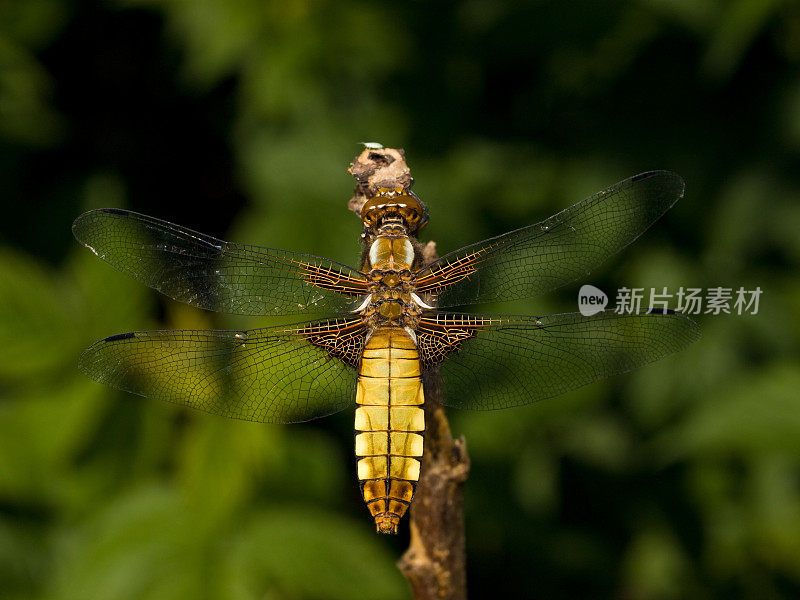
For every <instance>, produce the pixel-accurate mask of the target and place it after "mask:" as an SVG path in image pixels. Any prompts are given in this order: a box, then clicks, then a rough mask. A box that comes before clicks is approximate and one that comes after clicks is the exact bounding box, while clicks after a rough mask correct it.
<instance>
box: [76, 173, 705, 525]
mask: <svg viewBox="0 0 800 600" xmlns="http://www.w3.org/2000/svg"><path fill="white" fill-rule="evenodd" d="M410 187H411V186H410V185H407V186H405V187H402V186H401V187H387V188H379V189H377V192H376V193H374V195H372V197H371V198H369V199H368V200H367V201H366V202H365V203H364V205H363V208H361V211H360V218H361V221H362V226H363V228H362V234H361V239H362V242H363V254H362V258H361V261H360V265H359V267H360V268H358V269H356V268H351V267H349V266H347V265H345V264H341V263H338V262H336V261H333V260H329V259H326V258H321V257H318V256H313V255H310V254H302V253H297V252H291V251H287V250H277V249H272V248H264V247H259V246H253V245H246V244H240V243H232V242H226V241H223V240H220V239H217V238H214V237H211V236H208V235H204V234H202V233H199V232H197V231H192V230H191V229H187V228H186V227H182V226H179V225H175V224H173V223H168V222H166V221H162V220H159V219H156V218H153V217H149V216H145V215H142V214H138V213H135V212H131V211H128V210H122V209H117V208H105V209H98V210H92V211H89V212H87V213H84V214H82V215H81V216H79V217H78V218H77V219H76V220H75V222H74V225H73V227H72V230H73V232H74V235H75V237H76V238H77V240H78V241H80V242H81V243H82V244H84V245H85V246H87V247H88V248H89V249H90V250H91V251H92V252H94V254H96V255H97V256H98V257H99V258H101V259H102V260H104V261H106V262H107V263H109V264H110V265H112V266H113V267H115V268H116V269H118V270H120V271H122V272H123V273H126V274H127V275H129V276H131V277H133V278H134V279H136V280H138V281H139V282H141V283H143V284H145V285H147V286H149V287H151V288H154V289H155V290H158V291H159V292H161V293H162V294H164V295H166V296H168V297H170V298H172V299H175V300H178V301H180V302H185V303H186V304H189V305H191V306H195V307H198V308H201V309H207V310H212V311H221V312H226V313H232V314H239V315H292V314H303V313H305V314H307V315H309V317H310V316H311V315H312V314H315V315H320V314H324V315H325V317H318V318H314V319H311V320H305V321H304V322H301V323H298V324H295V325H282V326H277V327H266V328H261V329H252V330H246V331H244V330H242V331H239V330H236V331H221V330H179V331H175V330H171V331H136V332H132V333H122V334H117V335H112V336H110V337H106V338H105V339H103V340H100V341H98V342H97V343H95V344H94V345H92V346H91V347H89V348H88V349H87V350H86V351H84V353H83V354H82V355H81V357H80V360H79V367H80V369H81V370H82V371H83V372H84V373H85V374H86V375H87V376H88V377H90V378H91V379H94V380H96V381H98V382H101V383H104V384H107V385H109V386H112V387H114V388H118V389H121V390H126V391H128V392H131V393H134V394H139V395H141V396H146V397H150V398H157V399H160V400H165V401H169V402H175V403H179V404H183V405H187V406H190V407H192V408H195V409H200V410H202V411H206V412H208V413H213V414H216V415H222V416H225V417H232V418H236V419H244V420H249V421H256V422H263V423H295V422H302V421H308V420H310V419H316V418H318V417H323V416H326V415H330V414H332V413H335V412H337V411H340V410H343V409H346V408H351V409H352V408H355V431H356V435H355V455H356V460H357V469H356V470H357V476H358V480H359V485H360V491H361V495H362V497H363V500H364V502H365V503H366V506H367V508H368V509H369V512H370V514H371V516H372V518H373V519H374V521H375V526H376V529H377V531H378V532H381V533H397V529H398V524H399V522H400V520H401V517H402V516H403V515H404V514H405V512H406V511H407V509H408V508H409V506H410V505H411V502H412V500H413V497H414V493H415V490H416V486H417V484H418V482H419V478H420V469H421V465H422V457H423V452H424V432H425V412H424V410H423V408H424V403H425V393H426V388H425V385H424V383H423V380H426V381H427V379H426V378H428V377H435V378H436V381H437V382H438V385H440V386H441V390H442V400H441V402H442V403H443V404H444V405H445V406H449V407H455V408H460V409H477V410H493V409H502V408H509V407H514V406H521V405H526V404H530V403H532V402H536V401H538V400H542V399H545V398H550V397H553V396H557V395H559V394H562V393H564V392H567V391H569V390H573V389H575V388H578V387H581V386H584V385H587V384H589V383H592V382H594V381H596V380H598V379H601V378H605V377H608V376H612V375H615V374H618V373H623V372H627V371H630V370H632V369H636V368H638V367H641V366H643V365H645V364H647V363H650V362H652V361H655V360H657V359H660V358H662V357H664V356H667V355H669V354H671V353H674V352H677V351H679V350H681V349H683V348H685V347H686V346H688V345H689V344H691V343H692V342H694V341H695V340H697V339H698V337H699V328H698V326H697V325H696V324H695V323H694V322H693V321H692V320H691V319H690V318H688V317H687V316H685V315H683V314H680V313H678V312H674V311H671V310H666V309H665V310H658V311H656V310H640V311H635V312H631V313H627V312H625V313H618V312H616V311H613V310H603V311H600V312H597V313H596V314H593V315H591V316H584V315H583V314H581V313H565V314H553V315H545V316H531V315H522V316H511V315H485V314H472V313H468V312H460V311H458V310H452V309H454V308H458V307H464V306H468V305H471V304H483V303H496V302H503V301H510V300H516V299H523V298H530V297H534V296H537V295H539V294H543V293H545V292H548V291H550V290H554V289H556V288H559V287H562V286H564V285H566V284H568V283H570V282H573V281H575V280H577V279H579V278H581V277H583V276H584V275H586V274H587V273H588V272H589V271H590V270H592V269H593V268H595V267H597V266H598V265H599V264H600V263H602V262H603V261H604V260H606V259H607V258H608V257H609V256H611V255H613V254H615V253H617V252H619V251H620V250H621V249H623V248H625V247H626V246H627V245H628V244H630V243H631V242H632V241H634V240H635V239H636V238H637V237H638V236H639V235H640V234H642V233H643V232H644V231H645V230H646V229H647V228H648V227H650V225H652V224H653V223H654V222H655V221H656V220H657V219H658V218H659V217H661V215H663V214H664V213H665V212H666V211H667V210H668V209H669V208H670V207H672V206H673V205H674V204H675V203H676V202H677V201H678V199H680V198H681V197H682V196H683V191H684V183H683V180H682V179H681V178H680V177H679V176H678V175H677V174H675V173H672V172H668V171H650V172H646V173H641V174H639V175H636V176H634V177H631V178H629V179H626V180H624V181H621V182H619V183H617V184H615V185H612V186H611V187H609V188H607V189H605V190H603V191H601V192H599V193H597V194H595V195H593V196H591V197H589V198H586V199H585V200H583V201H581V202H578V203H577V204H574V205H572V206H570V207H569V208H566V209H564V210H562V211H561V212H559V213H557V214H555V215H553V216H551V217H549V218H547V219H545V220H543V221H541V222H539V223H536V224H533V225H528V226H525V227H522V228H520V229H516V230H514V231H510V232H508V233H505V234H503V235H499V236H497V237H493V238H490V239H487V240H484V241H482V242H478V243H476V244H472V245H470V246H466V247H464V248H461V249H460V250H456V251H454V252H451V253H449V254H446V255H444V256H442V257H441V258H439V259H438V260H435V261H433V262H430V263H429V264H428V263H426V262H425V260H424V257H423V244H422V243H421V242H420V241H419V239H418V234H419V232H420V230H421V229H422V228H423V227H424V226H425V224H426V223H427V222H428V218H429V215H428V209H427V207H426V205H425V204H424V203H423V202H422V200H421V199H420V198H419V197H418V196H417V195H416V194H415V193H414V192H413V191H411V189H410ZM445 309H451V310H445Z"/></svg>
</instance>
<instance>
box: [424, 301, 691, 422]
mask: <svg viewBox="0 0 800 600" xmlns="http://www.w3.org/2000/svg"><path fill="white" fill-rule="evenodd" d="M699 337H700V329H699V328H698V326H697V325H696V324H695V323H694V321H692V320H691V319H689V318H688V317H686V316H684V315H682V314H679V313H674V312H667V313H663V312H662V313H655V312H654V313H652V314H650V313H640V314H630V315H618V314H616V313H614V312H601V313H598V314H596V315H593V316H591V317H585V316H583V315H581V314H579V313H568V314H560V315H549V316H544V317H527V316H521V317H495V316H483V315H467V314H460V313H439V314H437V315H434V316H431V317H426V318H423V320H422V321H421V323H420V325H419V328H418V329H417V339H418V340H419V347H420V351H421V355H422V360H423V363H424V365H425V367H426V368H428V369H436V368H438V369H439V372H440V374H441V377H442V386H443V392H444V404H446V405H447V406H454V407H457V408H470V409H478V410H491V409H498V408H507V407H510V406H520V405H523V404H530V403H532V402H536V401H537V400H542V399H544V398H550V397H552V396H557V395H559V394H563V393H564V392H567V391H569V390H573V389H575V388H579V387H581V386H584V385H586V384H588V383H592V382H593V381H597V380H598V379H602V378H604V377H609V376H611V375H616V374H618V373H624V372H626V371H631V370H633V369H636V368H639V367H641V366H642V365H646V364H647V363H650V362H653V361H655V360H658V359H659V358H662V357H664V356H667V355H669V354H672V353H673V352H677V351H678V350H681V349H683V348H685V347H686V346H688V345H689V344H691V343H692V342H694V341H696V340H697V339H699Z"/></svg>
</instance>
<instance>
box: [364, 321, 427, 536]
mask: <svg viewBox="0 0 800 600" xmlns="http://www.w3.org/2000/svg"><path fill="white" fill-rule="evenodd" d="M423 402H424V396H423V393H422V379H421V377H420V362H419V353H418V351H417V347H416V344H415V343H414V341H413V340H412V339H411V337H409V335H408V334H407V333H406V332H405V331H404V330H403V329H401V328H399V327H382V328H380V329H378V330H377V331H375V332H374V333H373V334H372V336H371V337H370V338H369V340H367V343H366V345H365V347H364V353H363V355H362V359H361V365H360V367H359V375H358V389H357V392H356V403H357V404H358V405H359V406H358V408H357V409H356V423H355V425H356V456H357V457H358V479H359V480H360V483H361V491H362V494H363V496H364V501H365V502H366V503H367V508H369V511H370V513H371V514H372V516H373V517H374V518H375V526H376V528H377V530H378V531H379V532H381V533H397V525H398V523H399V522H400V517H402V516H403V514H405V512H406V510H407V509H408V506H409V504H410V503H411V499H412V497H413V496H414V487H415V485H416V482H417V481H418V480H419V470H420V466H421V460H422V458H421V457H422V442H423V434H424V431H425V413H424V411H423V409H422V405H423Z"/></svg>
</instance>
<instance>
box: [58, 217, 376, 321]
mask: <svg viewBox="0 0 800 600" xmlns="http://www.w3.org/2000/svg"><path fill="white" fill-rule="evenodd" d="M72 231H73V233H74V234H75V237H76V238H77V239H78V241H80V242H81V243H82V244H84V245H85V246H87V247H88V248H89V249H90V250H92V252H94V253H95V254H96V255H97V256H99V257H100V258H102V259H103V260H105V261H106V262H108V263H109V264H111V265H112V266H114V267H115V268H116V269H118V270H120V271H122V272H123V273H125V274H127V275H130V276H131V277H133V278H134V279H137V280H138V281H141V282H142V283H144V284H145V285H148V286H150V287H151V288H154V289H156V290H158V291H160V292H162V293H163V294H165V295H167V296H169V297H170V298H174V299H175V300H179V301H181V302H186V303H187V304H191V305H192V306H197V307H199V308H205V309H208V310H215V311H220V312H226V313H232V314H243V315H281V314H293V313H299V312H304V311H309V312H320V311H327V312H331V311H333V312H346V311H348V310H350V309H351V308H352V307H353V303H354V301H355V300H356V299H357V297H358V296H359V295H363V294H365V293H367V283H366V278H365V277H364V275H363V274H362V273H360V272H359V271H356V270H354V269H351V268H350V267H348V266H346V265H342V264H339V263H336V262H334V261H331V260H328V259H325V258H320V257H317V256H312V255H310V254H298V253H294V252H289V251H286V250H275V249H272V248H261V247H259V246H249V245H245V244H234V243H231V242H225V241H222V240H218V239H216V238H213V237H211V236H207V235H204V234H202V233H198V232H196V231H192V230H190V229H186V228H184V227H180V226H178V225H174V224H172V223H168V222H166V221H161V220H159V219H154V218H153V217H148V216H146V215H140V214H138V213H134V212H130V211H126V210H120V209H111V208H104V209H99V210H93V211H89V212H87V213H84V214H82V215H81V216H80V217H78V218H77V219H76V220H75V223H74V224H73V225H72Z"/></svg>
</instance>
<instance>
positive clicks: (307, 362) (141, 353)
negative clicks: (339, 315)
mask: <svg viewBox="0 0 800 600" xmlns="http://www.w3.org/2000/svg"><path fill="white" fill-rule="evenodd" d="M363 344H364V327H363V325H362V324H361V322H360V320H359V319H334V320H330V321H318V322H315V323H310V324H306V325H300V326H283V327H271V328H267V329H254V330H252V331H240V332H237V331H186V330H184V331H144V332H135V333H125V334H120V335H115V336H111V337H109V338H106V339H104V340H102V341H99V342H97V343H96V344H94V345H93V346H91V347H90V348H88V349H87V350H86V351H85V352H84V353H83V354H82V355H81V358H80V363H79V365H80V368H81V370H82V371H83V372H84V373H85V374H86V375H87V376H89V377H90V378H91V379H94V380H95V381H99V382H100V383H105V384H107V385H110V386H112V387H115V388H118V389H122V390H126V391H128V392H132V393H134V394H139V395H141V396H147V397H150V398H158V399H160V400H166V401H168V402H175V403H178V404H185V405H187V406H191V407H193V408H197V409H200V410H203V411H206V412H210V413H214V414H217V415H222V416H225V417H232V418H236V419H244V420H247V421H259V422H263V423H295V422H300V421H308V420H310V419H314V418H317V417H322V416H325V415H329V414H332V413H334V412H337V411H339V410H341V409H343V408H346V407H348V406H351V405H352V404H353V402H354V390H355V381H356V371H355V368H354V367H355V365H357V364H358V360H359V359H360V357H361V350H362V348H363Z"/></svg>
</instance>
